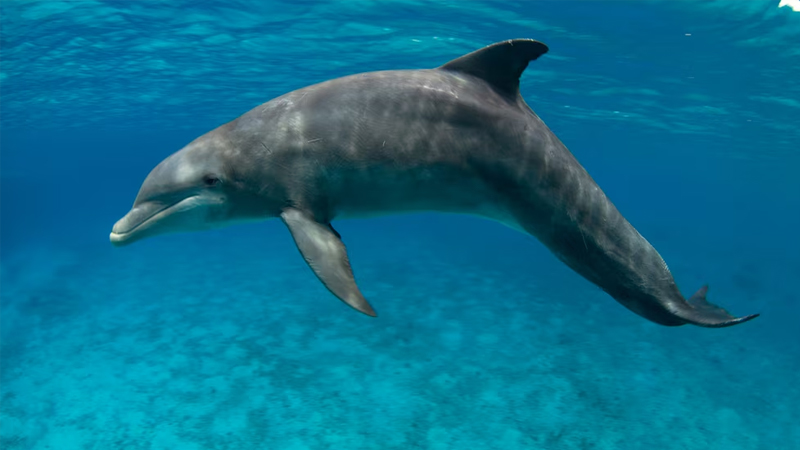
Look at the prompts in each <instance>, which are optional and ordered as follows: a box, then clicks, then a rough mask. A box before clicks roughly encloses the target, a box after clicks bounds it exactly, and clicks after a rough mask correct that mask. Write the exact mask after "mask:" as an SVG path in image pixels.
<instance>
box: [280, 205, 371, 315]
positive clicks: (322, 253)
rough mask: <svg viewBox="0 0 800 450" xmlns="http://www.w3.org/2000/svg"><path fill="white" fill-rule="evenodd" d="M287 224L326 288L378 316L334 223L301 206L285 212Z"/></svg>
mask: <svg viewBox="0 0 800 450" xmlns="http://www.w3.org/2000/svg"><path fill="white" fill-rule="evenodd" d="M281 219H283V223H285V224H286V226H287V227H288V228H289V232H291V233H292V237H293V238H294V242H295V244H296V245H297V249H298V250H300V254H302V255H303V259H305V260H306V263H308V266H309V267H311V269H312V270H313V271H314V273H315V274H316V275H317V278H319V279H320V281H322V283H323V284H324V285H325V287H326V288H328V290H329V291H331V292H332V293H333V295H335V296H337V297H338V298H339V300H341V301H343V302H345V303H347V304H348V305H350V306H352V307H353V308H355V309H357V310H358V311H361V312H362V313H364V314H366V315H368V316H372V317H375V316H377V314H375V310H373V309H372V306H370V304H369V303H367V300H366V299H365V298H364V296H363V295H361V292H360V291H359V290H358V286H357V285H356V280H355V278H353V271H352V269H351V268H350V261H349V260H348V259H347V249H346V248H345V246H344V243H343V242H342V240H341V239H340V238H339V233H337V232H336V231H335V230H334V229H333V228H332V227H331V226H330V225H328V224H322V223H319V222H317V221H315V220H314V219H313V218H312V217H311V216H310V215H309V214H306V213H304V212H302V211H300V210H298V209H294V208H287V209H286V210H284V211H283V213H282V214H281Z"/></svg>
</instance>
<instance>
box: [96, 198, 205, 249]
mask: <svg viewBox="0 0 800 450" xmlns="http://www.w3.org/2000/svg"><path fill="white" fill-rule="evenodd" d="M195 200H196V198H195V196H191V197H187V198H184V199H182V200H180V201H179V202H176V203H173V204H168V205H164V204H162V203H149V202H148V203H143V204H141V205H139V206H136V207H134V208H133V209H131V210H130V212H128V214H126V215H125V217H123V218H122V219H120V220H118V221H117V223H115V224H114V227H113V228H112V229H111V234H110V235H109V240H110V241H111V243H112V244H113V245H115V246H117V247H121V246H123V245H127V244H131V243H133V242H135V241H138V240H139V239H141V238H143V237H145V235H147V234H148V233H145V231H147V230H148V229H151V228H152V227H153V225H154V224H156V223H158V222H160V221H161V220H162V219H164V218H165V217H167V216H169V215H172V214H173V213H175V212H178V211H180V210H182V209H189V208H191V207H192V206H193V204H194V203H196V202H195Z"/></svg>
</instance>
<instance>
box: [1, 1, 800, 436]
mask: <svg viewBox="0 0 800 450" xmlns="http://www.w3.org/2000/svg"><path fill="white" fill-rule="evenodd" d="M778 4H779V0H763V1H762V0H741V1H735V0H729V1H723V0H715V1H696V2H679V1H636V2H634V1H610V2H607V1H599V0H598V1H535V2H534V1H517V2H514V1H502V2H499V1H498V2H490V1H484V2H478V1H432V2H422V1H415V0H404V1H367V0H359V1H347V2H333V1H331V2H311V1H291V2H277V1H269V2H245V1H219V2H217V1H202V2H201V1H170V2H156V1H135V2H134V1H129V2H110V1H107V2H104V1H89V0H85V1H83V0H82V1H14V0H9V1H3V2H1V3H0V38H2V40H1V41H0V150H1V151H2V155H1V158H2V159H0V196H1V197H0V218H1V220H2V224H1V226H0V269H1V270H2V272H1V273H0V294H1V295H2V315H1V316H0V319H2V328H1V330H2V365H1V366H0V369H1V370H2V380H0V389H1V390H2V403H1V404H0V407H1V410H0V447H2V448H4V449H17V448H19V449H45V448H51V449H89V448H97V449H101V448H102V449H108V448H147V449H151V448H152V449H157V448H158V449H161V448H164V449H206V448H220V449H222V448H225V449H229V448H242V449H244V448H247V449H252V448H264V449H323V448H324V449H328V448H330V449H333V448H337V449H408V448H426V449H427V448H430V449H440V448H441V449H451V448H470V449H515V448H526V449H527V448H547V449H550V448H559V449H621V448H625V449H640V448H641V449H645V448H647V449H650V448H661V449H672V448H681V449H695V448H697V449H739V448H741V449H791V448H800V425H798V423H800V422H798V420H797V418H798V417H800V406H798V405H800V384H799V383H797V373H798V372H800V329H799V328H798V319H800V294H798V288H797V286H798V284H797V282H798V279H799V278H800V276H799V275H798V274H800V256H798V255H800V244H798V239H797V230H798V229H800V179H798V176H797V171H798V169H799V168H800V152H798V150H797V149H798V148H800V126H798V123H800V121H798V117H800V44H799V43H800V12H793V11H792V10H791V9H790V8H789V7H782V8H779V7H778ZM517 37H526V38H534V39H538V40H541V41H543V42H545V43H546V44H547V45H548V46H549V47H550V52H549V53H548V54H547V55H545V56H543V57H542V58H540V59H539V60H537V61H535V62H533V63H531V64H530V66H529V68H528V69H527V70H526V72H525V74H524V75H523V78H522V86H521V90H522V94H523V96H524V97H525V99H526V100H527V101H528V103H529V104H530V106H531V107H532V108H533V109H534V110H535V111H536V112H537V114H539V115H540V117H542V118H543V120H545V122H546V123H547V124H548V125H549V126H550V127H551V129H553V131H554V132H555V133H556V134H557V135H558V136H559V137H560V139H561V140H562V141H564V142H565V144H566V145H567V146H568V147H569V148H570V149H571V151H572V152H573V153H574V154H575V155H576V156H577V157H578V159H579V160H580V161H581V163H582V164H583V165H584V166H585V167H586V168H587V170H588V171H589V172H590V173H591V174H592V176H593V177H594V178H595V179H596V180H597V181H598V183H599V184H600V186H601V187H602V188H603V189H604V190H605V192H606V193H607V194H608V196H609V197H610V198H611V199H612V200H613V201H614V202H615V204H616V205H617V207H618V208H619V209H620V210H621V211H622V213H623V214H624V215H625V216H626V217H627V218H628V219H629V220H630V221H631V222H632V223H633V224H634V226H636V227H637V229H638V230H639V231H640V232H641V233H642V234H643V235H644V236H645V237H646V238H648V240H650V242H651V243H653V245H654V246H655V247H656V248H657V249H658V250H659V251H660V252H661V254H662V255H663V256H664V258H665V260H666V261H667V263H668V264H669V265H670V268H671V270H672V272H673V274H674V275H675V278H676V280H677V282H678V285H679V286H680V287H681V289H682V291H683V292H684V294H686V295H689V294H691V293H692V292H693V291H694V290H696V289H697V288H699V287H700V286H701V285H702V284H704V283H709V284H710V286H711V290H710V292H709V298H710V300H711V301H713V302H716V303H718V304H720V305H722V306H724V307H726V308H728V309H729V310H731V311H732V312H733V313H735V314H739V315H743V314H749V313H755V312H758V313H762V317H760V318H758V319H756V320H755V321H753V322H750V323H747V324H744V325H741V326H737V327H733V328H727V329H721V330H709V329H700V328H696V327H680V328H665V327H660V326H658V325H655V324H652V323H650V322H647V321H646V320H644V319H642V318H640V317H638V316H636V315H634V314H632V313H630V312H629V311H628V310H626V309H624V308H623V307H622V306H620V305H618V304H617V303H616V302H615V301H614V300H613V299H611V298H610V297H608V296H607V295H606V294H604V293H603V292H601V291H599V289H597V288H596V287H594V286H592V285H590V284H589V283H588V282H587V281H585V280H583V279H582V278H580V277H579V276H578V275H576V274H574V273H573V272H571V271H570V270H569V269H567V268H566V267H564V266H563V264H561V263H560V262H559V261H558V260H556V259H555V258H554V257H553V256H552V255H551V254H550V253H549V252H548V251H547V250H546V249H545V248H544V247H543V246H542V245H541V244H539V243H538V242H536V241H535V240H534V239H532V238H531V237H528V236H524V235H522V234H519V233H517V232H515V231H513V230H510V229H507V228H504V227H503V226H501V225H499V224H496V223H493V222H489V221H485V220H482V219H479V218H474V217H467V216H447V215H438V214H417V215H409V216H391V217H383V218H376V219H368V220H343V221H339V222H337V223H336V224H335V225H336V227H337V230H338V231H339V232H340V233H341V234H342V236H343V238H344V240H345V242H346V244H347V245H348V248H349V252H350V259H351V262H352V264H353V266H354V270H355V273H356V277H357V280H358V282H359V285H360V286H361V288H362V291H363V292H364V293H365V295H366V296H367V298H368V299H369V300H370V302H371V303H372V304H373V305H374V306H375V308H376V309H377V310H378V312H379V314H380V316H379V318H377V319H369V318H366V317H364V316H361V315H359V314H357V313H355V312H353V311H352V310H349V309H348V308H347V307H346V306H344V305H343V304H341V302H339V301H338V300H336V299H335V298H334V297H332V296H331V295H330V294H329V293H328V292H327V291H326V290H325V289H324V288H323V287H322V286H321V285H320V284H319V283H318V281H317V280H316V278H315V277H314V275H313V274H312V273H311V271H310V270H309V269H308V268H307V267H306V266H305V264H304V262H303V261H302V258H301V257H300V256H299V254H298V253H297V251H296V249H295V248H294V244H293V242H292V241H291V238H290V236H289V233H288V232H287V231H286V230H285V229H284V228H283V227H282V225H281V224H280V223H279V222H277V221H272V222H265V223H259V224H249V225H239V226H235V227H230V228H226V229H222V230H215V231H211V232H205V233H198V234H187V235H169V236H161V237H157V238H153V239H150V240H146V241H142V242H140V243H137V244H135V245H133V246H131V247H126V248H123V249H114V248H112V247H111V246H110V244H109V243H108V233H109V232H110V229H111V226H112V225H113V223H114V222H115V221H116V220H117V219H118V218H120V217H121V216H122V215H123V214H125V212H127V210H128V208H129V207H130V205H131V203H132V202H133V198H134V196H135V194H136V191H137V190H138V187H139V185H140V183H141V182H142V180H143V179H144V177H145V176H146V174H147V173H148V171H149V170H150V169H151V168H152V167H153V166H154V165H155V164H157V163H158V162H159V161H160V160H161V159H163V158H164V157H166V156H167V155H169V154H170V153H172V152H174V151H176V150H178V149H179V148H181V147H182V146H183V145H185V144H186V143H188V142H189V141H191V140H192V139H194V138H195V137H197V136H199V135H201V134H203V133H205V132H207V131H209V130H211V129H213V128H215V127H217V126H219V125H221V124H223V123H225V122H227V121H229V120H232V119H234V118H235V117H237V116H238V115H240V114H242V113H244V112H246V111H247V110H249V109H251V108H253V107H255V106H257V105H258V104H260V103H263V102H265V101H268V100H269V99H271V98H274V97H276V96H278V95H281V94H283V93H285V92H288V91H290V90H293V89H297V88H300V87H303V86H306V85H308V84H312V83H315V82H320V81H324V80H327V79H330V78H334V77H338V76H343V75H348V74H352V73H357V72H363V71H372V70H382V69H399V68H430V67H436V66H438V65H441V64H443V63H445V62H447V61H448V60H450V59H453V58H455V57H458V56H460V55H462V54H464V53H467V52H470V51H472V50H475V49H477V48H480V47H482V46H484V45H488V44H490V43H493V42H496V41H500V40H504V39H509V38H517Z"/></svg>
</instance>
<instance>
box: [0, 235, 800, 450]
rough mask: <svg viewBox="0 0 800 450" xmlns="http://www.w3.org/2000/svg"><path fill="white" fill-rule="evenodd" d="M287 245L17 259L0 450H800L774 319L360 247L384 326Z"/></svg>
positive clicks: (547, 261)
mask: <svg viewBox="0 0 800 450" xmlns="http://www.w3.org/2000/svg"><path fill="white" fill-rule="evenodd" d="M272 229H274V230H277V229H278V228H272ZM340 231H341V230H340ZM283 233H284V234H281V235H280V236H265V237H264V239H263V240H262V241H258V242H255V243H254V242H252V239H249V238H246V237H241V236H240V235H238V234H237V232H236V231H227V232H224V233H223V232H220V233H216V234H215V233H212V234H210V235H205V236H204V235H200V234H198V235H186V236H174V237H172V236H171V237H163V238H157V239H153V240H150V241H147V242H143V243H139V244H136V245H134V246H131V247H128V248H124V249H110V248H108V247H110V246H108V245H107V244H106V243H103V245H100V244H93V245H92V246H89V247H88V248H89V250H82V251H78V250H64V249H62V250H57V249H53V248H49V247H45V248H39V249H30V250H29V251H25V252H16V254H13V255H4V257H3V261H2V280H1V281H2V302H3V310H2V325H3V343H2V344H3V347H2V386H1V388H2V412H1V414H2V415H1V416H0V424H1V425H0V426H1V428H0V436H1V437H2V440H1V441H0V447H1V448H3V449H4V450H12V449H37V450H41V449H58V450H72V449H112V448H113V449H117V448H120V449H122V448H124V449H169V450H183V449H280V450H304V449H348V450H355V449H382V450H388V449H414V448H420V449H432V450H433V449H502V450H511V449H539V448H541V449H582V450H585V449H598V450H599V449H663V450H669V449H708V450H712V449H719V450H734V449H764V450H767V449H769V450H777V449H789V448H800V422H798V419H797V418H798V417H800V384H798V383H797V373H798V372H799V371H800V357H799V356H798V353H797V351H796V350H797V348H798V344H797V342H794V343H791V342H790V343H787V342H774V341H771V340H770V336H771V335H770V334H769V333H770V326H771V325H770V320H772V319H771V318H770V317H769V316H765V317H761V318H759V319H757V320H756V321H753V322H751V323H748V324H746V325H742V326H738V327H733V328H728V329H722V330H709V329H701V328H696V327H679V328H667V327H661V326H658V325H654V324H652V323H649V322H647V321H645V320H644V319H641V318H639V317H638V316H635V315H633V314H632V313H630V312H628V311H627V310H625V309H624V308H623V307H621V306H620V305H618V304H617V303H616V302H614V301H613V300H612V299H611V298H610V297H608V296H606V294H604V293H603V292H601V291H599V290H598V289H596V288H594V287H592V286H590V285H589V284H588V283H586V282H584V281H582V280H581V279H579V278H578V277H577V275H573V274H572V273H570V272H568V271H567V270H565V269H563V268H560V267H556V265H557V264H559V263H557V261H555V259H554V258H552V257H549V256H547V255H546V254H545V253H544V251H543V250H541V248H538V247H537V248H536V249H535V250H536V251H535V254H536V256H535V257H530V258H529V259H526V260H524V261H520V264H519V265H524V264H539V265H541V266H542V269H541V270H539V269H538V268H537V267H530V276H523V273H524V272H527V271H523V270H518V271H510V272H509V271H506V270H498V269H493V264H492V261H491V260H489V259H487V258H486V257H485V255H486V252H484V253H483V254H482V255H483V257H482V258H480V259H478V258H475V259H473V260H470V259H467V258H462V257H460V255H461V254H462V253H458V255H459V257H456V256H454V255H456V254H455V253H454V254H446V253H445V254H443V253H442V252H435V251H432V250H431V247H430V246H429V245H426V243H425V242H422V241H415V240H414V239H413V238H409V239H408V240H407V241H406V242H394V241H392V242H389V241H387V239H386V238H385V237H384V238H380V237H373V238H365V240H364V241H361V242H360V243H355V241H357V239H351V240H352V241H354V242H352V243H351V242H348V245H349V246H350V248H351V249H352V250H351V260H352V263H353V266H354V269H355V272H356V277H357V280H358V281H359V284H360V285H361V288H362V290H363V292H364V294H365V295H366V296H367V298H368V299H370V301H371V302H372V304H373V305H374V306H375V308H376V309H377V310H378V313H379V317H378V318H377V319H371V318H369V317H366V316H363V315H360V314H359V313H357V312H355V311H353V310H350V309H349V308H348V307H346V306H345V305H343V304H342V303H340V302H339V301H338V300H336V299H335V298H334V297H333V296H332V295H331V294H329V293H328V292H327V291H326V290H325V289H324V287H323V286H322V285H321V284H320V283H319V282H318V281H317V280H316V278H315V277H314V275H313V274H312V272H311V271H310V270H309V269H308V268H307V267H306V266H305V264H304V263H303V261H302V259H301V258H300V256H299V254H298V253H297V251H296V250H295V249H294V247H293V245H292V243H291V241H290V240H289V239H288V232H285V231H283ZM343 234H344V233H343ZM520 242H521V245H527V244H526V242H525V241H520ZM387 244H392V245H390V246H387ZM378 249H380V251H378ZM487 251H488V250H487ZM495 253H496V258H497V259H498V260H501V259H503V256H502V255H503V253H502V251H501V250H496V251H495ZM537 259H540V260H541V261H538V262H535V261H536V260H537ZM507 262H508V261H506V263H507ZM523 268H524V267H523ZM690 282H691V280H690ZM697 287H699V285H697V286H689V285H688V284H687V285H686V287H685V288H684V289H687V290H691V289H696V288H697ZM715 294H716V292H715V291H714V286H712V290H711V292H710V298H712V299H713V300H715V301H718V302H720V303H722V304H726V301H725V300H724V299H722V298H720V297H717V296H716V295H715ZM726 306H727V304H726ZM732 309H733V308H732ZM735 312H736V313H740V314H744V313H749V312H752V311H743V310H742V307H741V306H738V307H737V308H736V309H735ZM787 349H794V350H795V352H794V353H791V354H788V355H787V351H788V350H787Z"/></svg>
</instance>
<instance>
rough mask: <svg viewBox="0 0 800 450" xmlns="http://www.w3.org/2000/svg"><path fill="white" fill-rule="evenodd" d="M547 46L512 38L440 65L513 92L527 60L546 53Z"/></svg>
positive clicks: (499, 88)
mask: <svg viewBox="0 0 800 450" xmlns="http://www.w3.org/2000/svg"><path fill="white" fill-rule="evenodd" d="M547 50H548V48H547V46H546V45H544V44H543V43H541V42H539V41H535V40H533V39H512V40H508V41H503V42H497V43H495V44H492V45H490V46H488V47H484V48H482V49H480V50H476V51H474V52H472V53H468V54H466V55H464V56H462V57H460V58H457V59H454V60H452V61H450V62H449V63H447V64H445V65H443V66H441V67H439V69H442V70H452V71H454V72H463V73H466V74H469V75H472V76H475V77H478V78H481V79H483V80H485V81H486V82H488V83H489V84H491V85H492V87H494V88H495V89H497V90H498V91H500V92H502V93H504V94H508V95H512V96H516V95H517V94H518V93H519V77H520V76H521V75H522V72H523V71H524V70H525V68H526V67H528V62H529V61H533V60H534V59H536V58H538V57H540V56H542V55H544V54H545V53H547Z"/></svg>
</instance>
